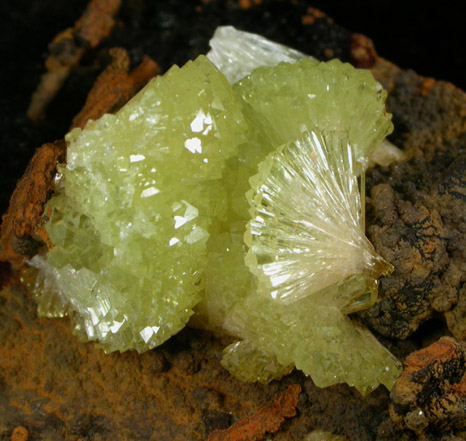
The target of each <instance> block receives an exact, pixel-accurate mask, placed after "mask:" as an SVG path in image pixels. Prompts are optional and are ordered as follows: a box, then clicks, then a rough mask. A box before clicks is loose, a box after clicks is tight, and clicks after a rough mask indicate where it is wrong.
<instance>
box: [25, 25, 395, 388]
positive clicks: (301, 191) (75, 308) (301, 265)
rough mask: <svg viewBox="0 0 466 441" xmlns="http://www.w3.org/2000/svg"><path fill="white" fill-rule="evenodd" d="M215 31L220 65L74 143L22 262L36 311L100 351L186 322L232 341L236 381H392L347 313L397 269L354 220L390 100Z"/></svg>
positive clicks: (363, 81) (390, 362) (194, 68)
mask: <svg viewBox="0 0 466 441" xmlns="http://www.w3.org/2000/svg"><path fill="white" fill-rule="evenodd" d="M216 36H217V37H216V38H214V40H213V41H212V47H213V50H212V51H211V52H210V53H209V54H208V58H209V59H210V60H212V61H209V59H208V58H206V57H204V56H200V57H198V58H197V59H196V60H194V61H192V62H188V63H187V64H186V65H185V66H183V67H182V68H178V67H176V66H174V67H173V68H172V69H170V71H168V72H167V73H166V74H165V75H164V76H161V77H157V78H155V79H154V80H152V81H151V82H150V83H149V84H148V85H147V86H146V87H145V89H143V90H142V91H141V92H140V93H139V94H138V95H136V96H135V97H134V98H133V99H132V100H131V101H130V102H129V103H128V104H126V106H125V107H123V108H122V109H121V110H120V111H119V112H118V113H116V114H115V115H105V116H104V117H102V118H101V119H100V120H98V121H95V122H94V121H90V122H89V123H88V124H87V126H86V127H85V129H84V130H82V131H81V130H80V129H75V130H73V131H72V132H70V133H69V134H68V135H67V137H66V140H67V143H68V152H67V163H66V165H62V166H61V168H60V171H61V177H60V179H58V180H57V185H56V191H55V194H54V196H53V197H52V198H51V200H50V201H49V203H48V205H47V207H46V215H47V217H48V218H49V219H48V222H47V224H46V230H47V232H48V234H49V238H50V241H51V243H53V247H51V249H49V250H48V252H47V253H46V254H44V255H41V256H36V257H35V258H34V259H33V260H32V262H31V264H32V265H33V266H35V267H36V268H38V269H39V273H38V277H37V283H36V290H35V292H36V298H37V301H38V304H39V312H40V313H41V314H43V315H47V316H55V317H56V316H64V315H69V316H71V318H72V320H73V323H74V326H75V332H76V333H77V334H78V335H81V336H83V337H84V338H86V339H89V340H93V341H96V342H97V343H98V345H99V346H100V347H102V348H103V349H104V350H105V351H107V352H110V351H115V350H119V351H124V350H127V349H136V350H138V351H140V352H141V351H145V350H148V349H151V348H153V347H155V346H157V345H159V344H161V343H162V342H164V341H165V340H167V339H168V338H169V337H170V336H171V335H173V334H175V333H176V332H178V331H179V330H180V329H181V328H182V327H183V326H185V324H186V323H187V322H188V320H191V324H192V325H193V326H200V327H202V328H205V329H209V330H213V331H215V332H222V333H227V334H229V335H232V336H234V337H237V338H238V342H237V343H234V344H232V345H230V346H228V347H227V348H226V349H225V352H224V357H223V360H222V364H223V365H224V366H225V367H226V368H227V369H228V370H229V371H230V372H231V373H233V374H234V375H235V376H237V377H239V378H240V379H242V380H244V381H261V382H264V383H266V382H268V381H270V380H272V379H274V378H279V377H280V376H283V375H284V374H286V373H288V372H289V371H290V370H291V369H292V368H293V367H294V366H296V367H297V368H298V369H301V370H302V371H303V372H304V373H305V374H307V375H310V376H311V377H312V379H313V381H314V382H315V383H316V384H317V385H318V386H321V387H325V386H328V385H331V384H336V383H340V382H346V383H348V384H350V385H352V386H355V387H356V388H358V390H360V391H361V392H362V393H367V392H369V391H371V390H373V389H374V388H375V387H377V386H378V385H379V384H380V383H382V384H385V385H386V386H387V387H388V388H391V387H392V385H393V383H394V381H395V379H396V377H397V375H398V373H399V370H400V364H399V362H398V361H397V360H396V359H395V358H394V357H393V356H392V355H391V354H390V353H389V352H388V351H387V350H386V349H385V348H384V347H383V346H382V345H380V344H379V343H378V342H377V340H376V339H375V337H373V336H372V334H371V333H370V332H369V331H368V330H367V329H366V328H365V327H364V326H362V325H361V324H359V323H358V322H356V321H354V320H352V319H351V318H350V317H349V316H348V314H350V313H351V312H354V311H358V310H361V309H365V308H368V307H369V306H370V305H371V304H372V303H373V302H374V301H375V298H376V295H377V281H376V279H377V278H378V277H379V276H380V275H382V274H384V273H387V272H389V271H390V270H391V267H390V265H389V264H388V263H386V262H385V261H384V260H383V259H382V258H381V257H380V256H378V255H377V254H376V252H375V250H374V249H373V247H372V245H371V244H370V242H369V241H368V240H367V238H366V237H365V235H364V215H363V209H364V202H363V196H364V193H363V187H364V184H363V182H364V180H363V176H364V169H365V167H366V165H367V163H368V158H369V156H370V153H371V152H372V151H373V150H374V149H375V148H376V147H377V146H378V145H379V144H380V143H381V142H382V140H383V139H384V138H385V136H386V135H387V134H388V133H390V131H391V130H392V124H391V121H390V118H391V116H390V115H389V114H387V113H386V112H385V107H384V102H385V95H386V93H385V91H384V90H383V88H382V87H381V86H380V84H378V83H377V82H376V81H375V80H374V79H373V77H372V75H371V74H370V72H367V71H361V70H356V69H354V68H353V67H351V66H350V65H348V64H344V63H341V62H340V61H338V60H333V61H330V62H328V63H321V62H318V61H317V60H313V59H311V58H309V57H304V56H303V54H300V53H299V52H297V51H294V50H292V49H289V48H286V47H283V46H281V45H277V44H275V43H272V42H268V41H267V40H265V39H264V38H262V37H259V36H254V35H251V34H246V33H242V32H239V31H236V30H234V29H233V28H229V27H227V28H221V29H219V30H218V31H217V34H216ZM225 41H228V44H225ZM231 42H234V43H231ZM245 42H246V43H245ZM245 48H247V49H245ZM241 59H244V60H245V63H244V64H241V63H240V60H241ZM232 60H233V61H232ZM214 63H215V65H214ZM235 65H237V66H240V68H239V69H238V68H237V69H236V70H235ZM260 66H263V67H260ZM222 72H224V73H225V74H223V73H222ZM231 83H233V84H231ZM358 176H359V181H358ZM361 192H362V196H361Z"/></svg>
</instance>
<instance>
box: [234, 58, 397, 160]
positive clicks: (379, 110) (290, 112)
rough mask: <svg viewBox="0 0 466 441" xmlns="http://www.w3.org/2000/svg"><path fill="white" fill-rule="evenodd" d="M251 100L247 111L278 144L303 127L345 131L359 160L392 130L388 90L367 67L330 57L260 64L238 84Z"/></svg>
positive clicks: (242, 94)
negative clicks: (361, 67)
mask: <svg viewBox="0 0 466 441" xmlns="http://www.w3.org/2000/svg"><path fill="white" fill-rule="evenodd" d="M235 91H236V93H237V94H238V95H239V96H240V97H241V98H242V99H243V100H244V101H245V103H247V106H245V109H246V112H247V113H246V114H247V115H251V114H252V115H251V116H252V117H253V118H255V119H259V121H260V122H261V124H260V125H257V127H256V130H261V131H262V133H261V134H260V137H261V139H262V140H263V141H264V142H267V140H268V141H269V142H270V141H271V142H273V143H274V145H275V146H279V145H281V144H284V143H286V142H288V141H291V140H294V139H296V138H297V137H298V136H299V135H300V134H302V133H303V132H305V131H309V130H313V129H318V130H320V131H335V130H336V131H341V130H344V131H347V132H348V134H349V138H350V139H351V143H352V145H353V146H354V148H355V158H356V160H357V161H359V162H361V163H363V164H366V163H367V161H368V159H367V158H368V157H369V155H370V153H371V152H372V150H374V149H375V148H376V147H377V146H378V145H379V144H380V142H381V141H382V140H383V139H384V138H385V137H386V136H387V135H388V134H389V133H391V132H392V130H393V125H392V123H391V121H390V119H391V115H390V114H387V113H386V111H385V104H384V103H385V98H386V95H387V92H386V91H385V90H384V89H383V87H382V86H381V85H380V83H378V82H377V81H375V79H374V77H373V76H372V74H371V73H370V72H369V71H367V70H358V69H355V68H354V67H352V66H351V65H350V64H348V63H342V62H341V61H339V60H336V59H335V60H331V61H329V62H327V63H323V62H317V61H313V60H309V59H306V58H304V59H302V60H300V61H298V62H296V63H294V64H289V63H281V64H279V65H278V66H275V67H273V68H259V69H257V70H255V71H254V72H253V73H252V74H251V75H249V76H248V77H246V78H244V79H242V80H240V81H239V82H238V83H237V84H236V86H235Z"/></svg>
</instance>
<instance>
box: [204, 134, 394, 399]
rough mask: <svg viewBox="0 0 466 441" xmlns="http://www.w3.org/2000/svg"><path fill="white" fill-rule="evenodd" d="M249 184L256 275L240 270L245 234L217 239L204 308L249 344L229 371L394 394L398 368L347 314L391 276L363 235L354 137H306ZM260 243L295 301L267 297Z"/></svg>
mask: <svg viewBox="0 0 466 441" xmlns="http://www.w3.org/2000/svg"><path fill="white" fill-rule="evenodd" d="M250 182H251V184H252V189H253V191H251V192H250V194H249V195H248V198H249V200H250V203H251V205H252V209H251V215H252V220H251V221H250V223H249V232H248V233H247V234H246V244H247V245H249V246H251V249H250V250H249V252H248V254H247V258H246V261H247V262H248V264H249V267H250V269H252V270H253V271H252V272H248V271H245V269H244V268H242V267H241V265H242V264H243V265H244V263H243V262H244V255H245V252H246V249H245V246H244V243H243V242H242V240H241V237H239V235H236V234H231V233H226V232H225V233H223V234H219V235H216V236H213V237H212V238H211V239H210V241H209V249H215V252H214V251H211V252H210V254H209V257H210V260H209V265H208V266H207V268H206V273H205V280H206V286H205V295H206V301H205V302H201V304H200V305H199V306H198V307H197V308H198V311H199V313H201V314H202V313H203V314H206V313H207V326H208V327H209V328H210V329H217V328H221V329H223V330H224V331H225V332H227V333H228V334H231V335H234V336H237V337H240V338H242V339H243V342H242V344H238V345H233V346H231V347H229V348H227V350H226V351H225V354H224V360H223V361H222V364H223V365H224V366H226V367H227V368H228V369H229V370H230V371H231V372H233V373H234V374H235V375H237V376H239V377H240V378H241V379H243V380H248V379H251V378H254V375H256V377H255V379H256V380H261V381H264V380H265V378H267V379H272V378H273V377H274V374H275V376H276V377H280V376H281V375H283V373H282V372H283V370H284V369H285V367H286V366H288V365H290V364H293V363H294V364H295V365H296V367H297V368H298V369H300V370H302V371H303V372H304V373H305V374H307V375H310V376H311V377H312V379H313V381H314V383H315V384H316V385H317V386H320V387H325V386H329V385H331V384H335V383H340V382H346V383H348V384H349V385H351V386H355V387H356V388H357V389H358V390H360V392H361V393H363V394H365V393H368V392H370V391H371V390H373V389H374V388H376V387H377V386H378V385H379V383H383V384H385V385H386V386H387V387H388V388H391V387H392V386H393V384H394V381H395V380H396V378H397V376H398V374H399V372H400V367H401V366H400V364H399V362H398V361H397V360H396V359H395V357H393V356H392V355H391V354H390V353H389V352H388V351H387V350H386V349H385V348H384V347H383V346H382V345H380V344H379V343H378V342H377V340H376V339H375V338H374V337H373V336H372V334H371V333H370V332H369V331H368V330H367V329H366V328H364V327H363V326H362V325H360V324H359V323H357V322H355V321H352V320H351V319H350V318H348V317H347V315H346V314H347V313H349V312H353V311H355V310H359V309H364V308H367V307H369V306H370V305H371V304H372V303H373V301H374V300H375V292H376V286H375V277H376V276H377V271H380V272H382V271H384V270H388V269H389V265H388V264H386V263H385V262H384V261H383V259H381V258H380V257H379V256H377V255H376V254H375V251H374V250H373V247H372V245H370V243H369V242H368V241H367V239H366V238H365V236H364V233H363V228H362V225H361V221H360V218H359V210H360V208H361V202H360V199H359V190H358V186H357V182H356V178H355V175H354V173H352V149H351V146H350V145H349V144H348V139H347V136H346V134H345V133H344V132H343V133H329V134H328V135H322V134H317V133H308V134H305V135H304V136H303V137H302V138H301V139H299V140H297V141H295V142H290V143H288V144H287V145H285V146H282V147H280V148H279V149H278V150H276V151H274V152H272V153H270V154H269V156H268V157H267V158H266V159H265V161H263V162H262V163H261V164H260V165H259V173H258V174H257V175H255V176H253V177H252V178H251V179H250ZM277 189H279V191H276V190H277ZM318 198H321V199H322V200H321V201H318V200H317V199H318ZM251 232H253V233H254V234H253V235H251ZM254 241H256V242H257V243H258V247H259V248H261V247H265V250H266V251H265V254H266V256H267V261H269V260H272V261H273V262H275V263H276V264H277V265H279V266H280V265H282V266H283V268H281V271H282V272H281V276H283V278H284V279H285V283H284V286H285V288H284V291H285V295H284V296H283V297H286V296H288V295H289V296H290V298H291V299H292V301H285V302H283V301H281V302H277V301H276V298H277V297H280V296H274V295H271V294H270V291H267V293H266V295H265V296H264V295H261V294H263V293H261V291H264V290H268V289H269V288H270V286H269V285H265V286H261V282H264V280H265V275H264V277H259V278H257V277H255V276H254V274H256V275H258V274H259V270H260V268H259V267H258V265H257V263H258V258H257V256H256V254H255V253H256V252H257V250H255V248H254ZM222 250H223V256H222ZM293 259H294V260H295V262H294V261H293ZM259 260H260V258H259ZM290 262H291V264H290ZM244 266H246V265H244ZM355 267H356V269H354V268H355ZM306 269H308V270H309V272H306ZM353 270H354V271H353ZM365 270H367V276H364V275H363V273H364V271H365ZM379 275H380V273H379ZM328 278H330V279H331V283H329V280H328ZM209 281H213V282H212V283H209ZM279 288H280V289H281V286H279ZM296 291H297V293H296ZM311 294H312V295H311ZM220 299H221V300H220ZM204 304H205V305H207V306H203V305H204ZM203 307H204V308H207V311H206V310H205V309H204V310H202V308H203ZM245 348H247V349H248V350H247V351H246V350H245ZM254 349H255V350H257V351H260V353H261V354H262V355H261V363H258V362H257V355H254V356H253V357H252V358H253V360H254V361H253V363H250V364H249V365H248V368H247V369H245V368H244V365H245V364H247V360H248V359H249V358H251V355H250V354H251V353H254ZM267 357H268V360H269V363H267V362H266V361H265V360H266V359H267ZM277 361H278V363H279V364H278V365H277V363H276V362H277ZM280 365H281V366H280ZM264 366H266V367H267V371H266V373H265V374H264ZM254 369H256V372H255V374H254Z"/></svg>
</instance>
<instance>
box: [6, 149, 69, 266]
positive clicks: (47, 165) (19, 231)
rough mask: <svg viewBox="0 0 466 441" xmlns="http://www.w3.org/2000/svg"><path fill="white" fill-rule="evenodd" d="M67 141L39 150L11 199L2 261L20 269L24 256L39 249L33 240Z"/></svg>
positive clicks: (37, 243) (7, 214)
mask: <svg viewBox="0 0 466 441" xmlns="http://www.w3.org/2000/svg"><path fill="white" fill-rule="evenodd" d="M65 151H66V144H65V141H63V140H61V141H56V142H53V143H47V144H44V145H43V146H42V147H40V148H39V149H37V151H36V153H35V154H34V156H33V157H32V159H31V161H30V163H29V166H28V168H27V170H26V172H25V173H24V175H23V177H22V178H21V179H20V181H19V182H18V184H17V186H16V188H15V190H14V192H13V194H12V196H11V199H10V206H9V209H8V212H7V213H6V214H5V215H4V216H3V219H2V228H1V231H0V232H1V246H2V249H1V250H0V260H8V261H10V262H11V263H12V264H13V265H16V266H19V265H20V264H21V263H22V261H23V260H24V257H25V256H29V257H30V256H32V255H33V254H34V253H35V252H36V251H37V249H38V247H39V246H40V243H39V242H37V241H36V240H35V239H34V237H37V235H38V229H39V227H40V222H41V219H42V214H43V211H44V205H45V203H46V202H47V199H48V197H49V194H50V192H51V191H52V189H53V178H54V176H55V172H56V166H57V162H59V161H63V160H64V155H65Z"/></svg>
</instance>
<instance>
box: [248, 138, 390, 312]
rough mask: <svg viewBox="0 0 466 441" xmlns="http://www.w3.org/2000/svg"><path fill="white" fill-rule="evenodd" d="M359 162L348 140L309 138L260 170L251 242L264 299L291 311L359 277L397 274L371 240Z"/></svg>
mask: <svg viewBox="0 0 466 441" xmlns="http://www.w3.org/2000/svg"><path fill="white" fill-rule="evenodd" d="M353 156H354V155H353V147H352V146H351V145H350V144H349V141H348V137H347V134H346V133H345V132H340V133H338V132H329V133H321V132H308V133H306V134H305V135H304V136H303V137H301V138H300V139H299V140H297V141H295V142H292V143H289V144H287V145H284V146H282V147H280V148H279V149H277V150H276V151H274V152H273V153H271V154H269V156H268V157H267V158H266V159H265V160H264V161H263V162H262V163H261V164H260V165H259V173H258V174H257V175H255V176H253V177H252V178H251V179H250V182H251V187H252V190H251V191H250V192H249V193H248V195H247V197H248V200H249V203H250V205H251V209H250V214H251V220H250V221H249V223H248V226H247V231H246V234H245V241H246V244H247V245H248V246H249V251H248V253H247V255H246V263H247V265H248V267H249V269H250V270H251V272H252V273H253V274H255V275H256V276H257V277H258V280H259V285H258V292H259V293H260V294H265V295H270V297H272V298H273V299H276V300H278V301H281V302H283V303H290V302H294V301H296V300H297V299H301V298H304V297H306V296H308V295H311V294H315V293H318V292H319V291H321V290H322V289H324V288H327V287H329V286H331V285H334V284H335V283H338V282H340V281H341V280H343V279H345V278H347V277H350V276H353V275H357V274H361V275H367V276H368V277H373V278H374V279H376V278H378V277H379V276H380V275H382V274H383V273H386V272H387V271H389V269H390V265H389V264H387V263H386V262H385V261H384V260H383V259H382V258H381V257H380V256H378V255H377V254H376V253H375V250H374V248H373V246H372V245H371V243H370V242H369V241H368V240H367V238H366V236H365V235H364V220H363V219H361V198H360V191H359V187H358V182H357V178H356V173H355V168H357V167H359V168H360V165H359V166H358V164H355V163H354V160H353ZM363 173H364V172H363Z"/></svg>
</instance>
